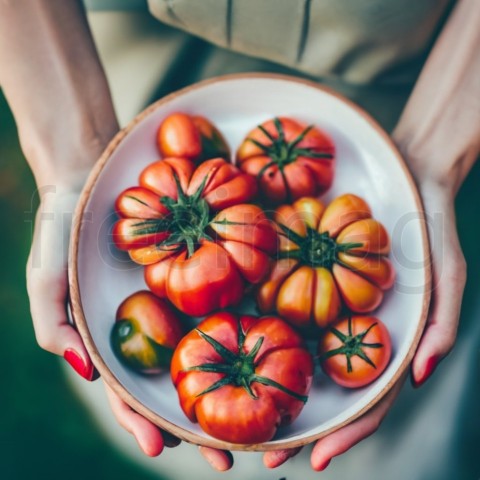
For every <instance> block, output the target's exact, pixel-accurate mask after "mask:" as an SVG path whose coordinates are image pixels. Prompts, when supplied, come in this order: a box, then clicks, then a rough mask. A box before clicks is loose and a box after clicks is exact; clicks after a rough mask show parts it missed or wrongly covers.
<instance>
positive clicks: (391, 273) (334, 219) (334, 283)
mask: <svg viewBox="0 0 480 480" xmlns="http://www.w3.org/2000/svg"><path fill="white" fill-rule="evenodd" d="M371 215H372V214H371V210H370V207H369V206H368V204H367V203H366V202H365V201H364V200H363V199H361V198H360V197H357V196H356V195H353V194H345V195H341V196H340V197H337V198H336V199H334V200H333V201H332V202H331V203H330V204H329V205H328V206H326V207H325V206H324V205H323V204H322V202H320V201H319V200H317V199H315V198H312V197H303V198H301V199H299V200H296V201H295V202H294V203H293V204H291V205H281V206H279V207H277V209H276V210H275V212H274V214H273V218H274V221H275V222H276V225H277V232H278V234H279V238H280V241H279V250H280V251H279V254H278V256H279V259H278V260H277V261H276V262H275V263H274V264H273V266H272V268H271V270H270V272H269V274H268V275H267V276H266V277H265V280H264V281H263V282H262V283H261V284H260V286H259V287H258V289H257V304H258V306H259V308H260V311H261V312H263V313H268V312H273V311H277V312H278V313H279V315H281V316H282V317H283V318H285V319H286V320H287V321H289V322H290V323H292V324H293V325H295V326H296V327H299V328H305V329H307V328H308V327H310V326H317V327H320V328H325V327H327V326H328V325H329V324H331V323H332V322H334V321H335V320H336V319H337V318H338V316H339V315H340V313H341V309H342V307H346V308H348V309H350V310H351V311H353V312H356V313H368V312H371V311H373V310H375V309H376V308H377V307H378V306H379V305H380V303H381V302H382V300H383V296H384V291H386V290H388V289H389V288H391V287H392V286H393V283H394V281H395V270H394V268H393V265H392V263H391V262H390V261H389V260H388V259H387V258H386V257H385V255H386V254H388V252H389V251H390V239H389V236H388V233H387V231H386V230H385V228H384V227H383V225H382V224H381V223H379V222H378V221H377V220H375V219H373V218H371Z"/></svg>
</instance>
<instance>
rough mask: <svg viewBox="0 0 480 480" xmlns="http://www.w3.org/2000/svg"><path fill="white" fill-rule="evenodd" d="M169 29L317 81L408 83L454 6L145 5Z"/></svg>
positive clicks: (165, 0)
mask: <svg viewBox="0 0 480 480" xmlns="http://www.w3.org/2000/svg"><path fill="white" fill-rule="evenodd" d="M148 3H149V6H150V11H151V12H152V14H153V15H155V16H156V17H157V18H159V19H160V20H162V21H163V22H165V23H168V24H170V25H173V26H175V27H177V28H181V29H182V30H185V31H187V32H189V33H193V34H194V35H198V36H199V37H201V38H204V39H206V40H208V41H210V42H213V43H214V44H216V45H219V46H221V47H226V48H229V49H232V50H233V51H236V52H240V53H244V54H247V55H251V56H254V57H258V58H262V59H266V60H270V61H273V62H277V63H279V64H281V65H286V66H288V67H291V68H295V69H298V70H300V71H302V72H304V73H307V74H309V75H312V76H315V77H332V76H334V77H340V78H342V79H343V80H344V81H347V82H352V83H371V82H372V81H395V82H409V81H410V82H411V81H413V79H414V78H416V76H417V75H418V71H419V68H420V66H421V63H422V60H423V56H424V55H425V53H426V51H427V50H428V48H429V46H430V43H431V41H432V38H433V37H434V35H435V33H436V31H437V29H438V25H439V22H440V20H441V18H442V16H443V15H444V14H445V12H446V9H447V7H448V5H449V3H451V2H450V1H449V0H388V1H385V0H355V1H352V0H261V1H259V0H202V1H198V0H148Z"/></svg>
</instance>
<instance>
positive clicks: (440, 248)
mask: <svg viewBox="0 0 480 480" xmlns="http://www.w3.org/2000/svg"><path fill="white" fill-rule="evenodd" d="M442 230H443V232H440V233H439V235H442V237H440V238H443V239H444V240H443V242H440V244H438V240H437V245H435V240H433V241H432V267H433V288H432V295H433V298H432V303H431V306H430V312H429V318H428V322H427V326H426V329H425V331H424V333H423V336H422V339H421V341H420V345H419V347H418V349H417V352H416V354H415V357H414V359H413V362H412V380H413V384H414V385H415V386H417V387H418V386H420V385H421V384H423V383H424V382H425V381H426V380H427V378H429V377H430V376H431V374H432V373H433V371H434V370H435V367H436V366H437V365H438V363H439V362H440V360H441V359H442V358H444V357H445V356H446V355H447V354H448V353H449V352H450V351H451V349H452V348H453V346H454V344H455V339H456V336H457V329H458V323H459V318H460V310H461V304H462V297H463V291H464V288H465V283H466V270H467V269H466V263H465V259H464V257H463V254H462V251H461V248H460V244H459V240H458V236H457V233H456V230H455V219H454V216H453V212H450V213H449V214H448V216H447V219H446V220H445V223H444V225H443V226H442Z"/></svg>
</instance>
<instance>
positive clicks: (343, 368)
mask: <svg viewBox="0 0 480 480" xmlns="http://www.w3.org/2000/svg"><path fill="white" fill-rule="evenodd" d="M318 354H319V357H320V363H321V366H322V369H323V371H324V372H325V373H326V374H327V375H328V376H329V377H330V378H331V379H332V380H333V381H334V382H335V383H338V384H339V385H341V386H343V387H347V388H358V387H364V386H365V385H368V384H369V383H372V382H373V381H374V380H375V379H377V378H378V377H379V376H380V375H381V374H382V373H383V371H384V370H385V368H386V367H387V365H388V362H389V361H390V357H391V354H392V345H391V339H390V334H389V333H388V330H387V327H386V326H385V324H384V323H383V322H382V321H380V320H379V319H378V318H375V317H367V316H358V315H357V316H351V317H348V318H343V319H341V320H339V321H338V322H337V323H335V324H334V325H331V326H330V327H329V328H328V330H327V331H326V332H325V334H324V335H323V336H322V337H321V339H320V341H319V343H318Z"/></svg>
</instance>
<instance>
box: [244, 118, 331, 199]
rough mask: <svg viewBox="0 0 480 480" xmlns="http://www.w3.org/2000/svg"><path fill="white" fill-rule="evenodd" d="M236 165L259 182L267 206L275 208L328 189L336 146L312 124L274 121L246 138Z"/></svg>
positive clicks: (278, 119)
mask: <svg viewBox="0 0 480 480" xmlns="http://www.w3.org/2000/svg"><path fill="white" fill-rule="evenodd" d="M237 165H238V166H239V167H240V169H241V170H242V171H244V172H245V173H248V174H250V175H253V176H254V177H255V178H257V179H258V182H259V186H260V192H261V194H262V195H263V197H264V200H265V201H266V202H267V203H270V204H276V205H278V204H279V203H282V202H290V201H293V200H296V199H298V198H300V197H303V196H317V195H320V194H321V193H323V192H325V191H326V190H328V188H330V185H331V184H332V181H333V174H334V169H335V146H334V144H333V140H332V139H331V138H330V136H329V135H328V134H327V133H325V132H324V131H322V130H320V129H319V128H317V127H314V126H313V125H309V126H307V125H305V124H303V123H300V122H298V121H297V120H294V119H292V118H287V117H281V118H274V119H272V120H268V121H267V122H264V123H262V124H261V125H259V126H258V127H257V128H255V129H253V130H252V131H251V132H250V133H249V134H248V135H247V137H246V138H245V140H244V141H243V143H242V144H241V145H240V148H239V149H238V151H237Z"/></svg>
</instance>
